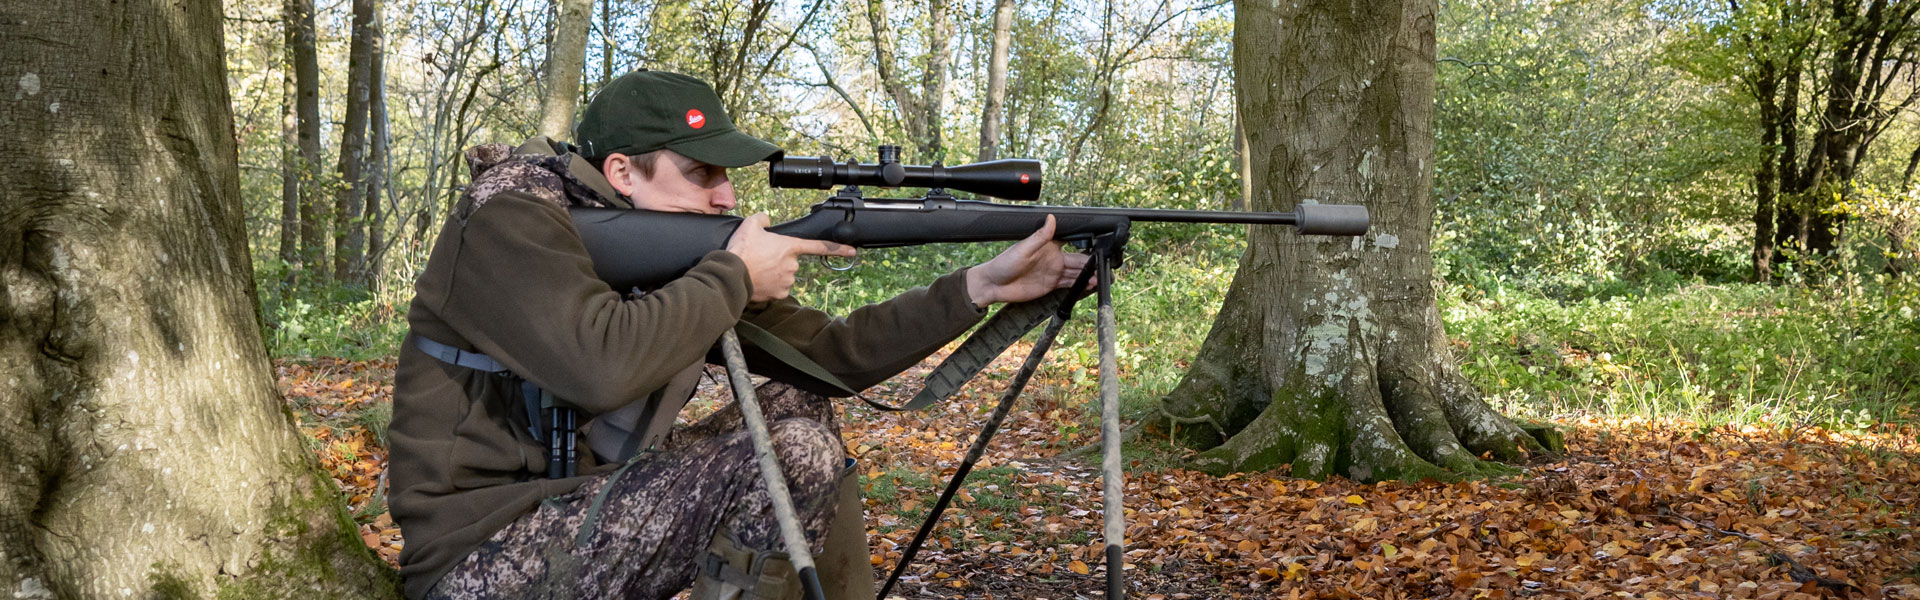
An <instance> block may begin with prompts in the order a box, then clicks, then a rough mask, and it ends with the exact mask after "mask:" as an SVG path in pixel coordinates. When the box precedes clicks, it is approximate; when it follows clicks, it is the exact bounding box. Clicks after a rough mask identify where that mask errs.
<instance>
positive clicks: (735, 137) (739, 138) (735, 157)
mask: <svg viewBox="0 0 1920 600" xmlns="http://www.w3.org/2000/svg"><path fill="white" fill-rule="evenodd" d="M667 149H668V150H672V151H674V152H678V153H680V154H681V155H683V156H686V157H687V158H691V159H694V160H697V161H700V162H703V163H707V164H710V165H714V166H720V167H727V168H729V169H731V168H735V167H744V166H747V165H751V164H754V163H757V162H760V161H763V160H767V159H770V158H773V157H775V156H779V155H780V154H781V151H780V147H779V146H775V145H773V144H771V143H768V142H767V141H766V140H762V139H760V138H757V137H753V136H750V135H747V134H744V133H740V130H738V129H733V130H729V131H726V132H722V133H720V134H718V135H712V136H708V137H703V138H695V139H691V140H680V141H677V142H673V143H670V144H667Z"/></svg>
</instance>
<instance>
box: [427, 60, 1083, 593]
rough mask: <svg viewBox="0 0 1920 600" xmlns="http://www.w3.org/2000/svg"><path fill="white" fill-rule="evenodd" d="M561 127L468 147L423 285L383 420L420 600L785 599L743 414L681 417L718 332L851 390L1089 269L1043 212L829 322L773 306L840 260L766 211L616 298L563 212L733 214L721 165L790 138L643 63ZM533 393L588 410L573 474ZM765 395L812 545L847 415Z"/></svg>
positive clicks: (639, 244) (860, 543) (787, 586)
mask: <svg viewBox="0 0 1920 600" xmlns="http://www.w3.org/2000/svg"><path fill="white" fill-rule="evenodd" d="M575 134H576V135H575V138H576V141H577V142H578V143H579V147H580V152H579V154H577V155H576V154H571V153H568V152H566V151H565V149H564V148H556V145H555V144H552V143H550V142H548V141H547V140H545V139H544V138H542V139H537V140H534V141H532V142H529V143H528V144H526V145H524V146H522V147H520V148H519V149H515V150H512V151H509V150H508V149H507V148H506V147H505V146H503V145H490V146H482V147H479V148H475V149H473V150H470V151H469V152H468V160H469V163H470V164H471V166H472V169H473V172H474V178H473V182H472V184H471V185H470V186H469V187H468V189H467V192H466V194H465V195H464V196H463V197H462V199H461V201H460V203H459V204H458V205H457V206H456V207H455V208H454V210H453V212H452V214H451V215H449V217H448V219H447V222H446V225H445V226H444V228H443V229H442V231H441V233H440V237H439V240H438V242H437V243H436V245H435V246H434V250H433V254H432V256H431V257H429V259H428V262H427V265H426V268H425V269H424V270H423V272H422V273H421V275H420V278H419V280H418V281H417V282H416V295H415V297H414V299H413V302H412V305H411V306H410V308H409V309H408V314H407V319H408V323H409V325H410V327H411V331H410V333H409V335H408V337H407V341H406V343H405V345H404V347H403V348H402V349H401V355H400V366H399V369H398V372H397V374H396V390H395V403H394V419H393V425H392V427H391V429H390V439H391V440H392V453H393V456H392V463H391V470H390V474H391V480H392V484H393V490H394V492H393V494H392V496H391V506H392V513H393V515H394V518H395V520H396V521H397V522H399V524H400V526H401V528H402V530H403V531H404V532H405V534H406V539H407V544H406V547H405V549H404V550H403V551H402V552H401V555H400V562H401V575H402V577H403V578H404V582H405V589H406V594H407V596H408V597H409V598H424V597H433V598H517V597H595V598H597V597H627V598H665V597H668V596H671V595H673V594H674V593H676V592H678V591H679V590H681V589H684V588H685V587H686V586H687V584H688V582H689V581H695V582H696V583H695V588H694V589H695V597H696V598H721V597H727V598H732V597H744V598H778V597H781V596H782V595H783V594H786V593H788V592H789V591H795V590H793V588H794V587H796V586H793V585H791V583H792V582H791V574H790V572H791V566H790V564H789V563H788V562H787V560H786V555H785V553H784V552H782V551H780V550H781V546H780V544H779V538H778V532H777V525H776V524H775V523H774V521H773V517H772V511H771V508H770V504H769V502H768V499H767V497H766V493H765V490H764V489H763V487H762V485H761V482H760V473H759V471H758V467H757V465H756V464H755V462H754V457H753V452H752V447H751V443H750V441H749V439H748V438H747V436H746V434H745V432H744V431H743V430H742V429H741V428H740V426H739V413H738V408H737V407H731V406H730V407H728V408H726V409H723V410H722V411H721V412H719V413H717V414H715V415H714V416H713V417H711V418H709V419H707V420H706V421H703V422H702V423H700V424H698V425H695V426H693V427H688V428H683V429H678V430H675V429H673V428H672V422H673V417H674V415H675V414H676V413H677V412H678V411H679V409H680V407H681V406H682V405H684V404H685V402H686V400H687V398H688V397H689V396H690V395H691V394H692V392H693V389H694V387H696V385H697V383H698V380H699V377H700V373H701V372H702V370H703V367H704V361H703V357H704V356H705V355H706V354H707V352H708V349H709V348H711V347H712V346H713V344H714V342H715V341H716V340H717V339H718V338H719V337H720V335H721V334H722V333H723V332H724V331H726V330H727V329H729V328H732V327H734V326H735V324H736V323H740V322H743V321H744V322H746V323H751V324H754V325H757V326H759V327H760V328H762V329H764V330H766V331H767V332H769V333H771V334H772V335H773V336H775V337H777V338H779V339H780V340H783V341H785V342H786V343H787V344H790V345H792V346H793V347H794V348H795V349H798V350H799V351H800V353H801V354H804V355H806V356H807V357H808V358H810V359H812V361H813V362H815V363H817V364H818V366H820V367H822V368H824V369H826V370H827V371H829V372H831V373H832V374H833V375H835V376H837V377H838V378H839V379H840V380H842V381H844V382H845V383H846V384H847V385H848V386H850V387H852V388H853V389H861V388H865V387H867V386H871V385H873V384H875V383H878V382H880V381H882V380H884V379H886V378H887V377H890V376H892V375H894V374H896V373H898V372H900V371H902V370H904V369H906V368H907V367H910V366H912V365H914V364H916V363H917V362H919V361H920V360H921V359H923V358H925V357H926V356H927V355H929V354H931V353H932V352H933V351H935V350H937V349H938V348H939V347H940V346H942V345H943V344H945V343H946V342H947V341H949V340H951V339H953V338H954V337H956V336H958V335H959V334H960V333H962V332H964V331H965V330H966V329H967V328H969V327H971V326H972V325H973V324H974V323H975V322H976V321H977V320H978V319H979V317H980V315H982V314H983V313H984V310H985V308H986V307H987V306H990V305H991V304H993V303H995V302H1017V301H1024V300H1029V299H1033V298H1037V297H1039V296H1041V295H1043V294H1045V293H1047V292H1048V291H1051V290H1053V289H1055V288H1059V287H1066V286H1067V285H1069V284H1070V283H1071V282H1072V280H1073V278H1074V277H1077V276H1078V274H1079V272H1080V270H1081V269H1082V268H1083V266H1084V264H1085V260H1084V257H1081V256H1078V255H1073V254H1069V253H1066V252H1063V251H1061V250H1060V249H1059V246H1058V244H1055V243H1051V236H1052V231H1053V221H1052V220H1051V219H1049V220H1048V221H1047V225H1046V226H1045V227H1044V228H1043V229H1042V230H1041V231H1039V232H1036V233H1035V234H1034V236H1033V237H1031V238H1028V239H1027V240H1024V241H1021V242H1019V243H1017V244H1015V245H1014V246H1013V247H1011V248H1009V249H1008V250H1006V251H1005V252H1003V253H1001V254H1000V255H999V256H997V257H995V258H994V259H993V260H990V261H988V262H986V263H983V264H981V265H978V266H975V267H971V268H967V269H962V270H960V271H956V272H954V273H951V274H948V275H946V276H943V277H941V278H939V279H937V280H935V281H934V282H933V283H932V284H931V285H929V286H928V287H924V288H916V289H914V290H911V291H908V292H906V293H903V294H901V295H900V296H898V297H896V298H894V299H892V300H889V301H887V302H884V303H881V304H876V305H873V306H868V307H864V308H861V309H860V310H857V311H854V312H853V313H852V314H850V315H848V316H847V317H846V318H844V319H834V318H832V317H830V316H828V315H826V314H824V313H821V312H819V311H815V310H812V309H808V308H805V307H803V306H801V305H800V304H799V303H797V302H795V301H794V300H792V299H791V298H789V297H788V295H789V290H790V288H791V287H792V285H793V278H794V273H795V271H796V269H797V267H798V263H797V259H798V257H800V256H802V255H809V254H812V255H833V256H852V255H853V249H852V248H848V247H843V246H840V245H838V244H833V243H829V242H821V241H811V240H801V239H795V238H789V237H786V236H781V235H777V234H774V233H771V232H768V231H766V229H765V228H766V226H767V224H768V219H767V217H766V215H764V214H756V215H753V216H751V217H748V218H747V219H746V221H745V222H744V223H743V224H742V225H741V226H740V227H739V229H738V230H737V231H736V232H735V233H734V235H733V237H732V239H731V240H729V242H728V244H727V247H726V249H724V250H716V251H713V252H711V253H709V254H707V255H706V256H705V258H703V259H702V260H701V262H700V263H699V264H698V265H696V266H695V267H694V268H693V269H692V270H690V271H688V272H687V273H686V274H685V275H684V276H682V277H680V278H679V279H676V280H674V281H672V282H670V283H668V284H666V285H664V286H662V287H660V288H658V289H655V290H645V291H642V292H641V293H628V292H629V291H627V290H618V291H616V290H612V289H609V288H608V286H607V285H606V284H605V283H602V282H601V281H599V280H598V279H596V278H595V277H594V275H593V270H592V264H591V262H590V260H589V259H588V257H587V254H586V251H585V249H584V248H583V247H582V245H581V242H580V239H579V235H578V233H576V232H575V231H574V229H573V227H572V224H571V222H570V221H569V219H568V217H567V212H566V208H567V207H569V206H606V207H619V208H641V209H648V210H657V211H676V212H696V213H720V212H723V211H726V210H729V209H731V208H733V207H734V205H735V198H734V191H733V186H732V183H731V182H730V180H729V175H728V171H727V169H728V168H732V167H742V166H747V165H751V164H754V163H757V162H760V161H763V160H767V159H770V158H773V157H775V156H778V155H779V153H780V150H779V149H778V148H776V147H774V146H773V145H772V144H769V143H767V142H765V141H761V140H759V139H756V138H753V137H750V136H747V135H745V134H743V133H740V132H739V131H738V130H736V129H735V128H734V126H733V123H732V122H731V120H730V119H729V118H728V116H727V114H726V112H725V110H724V109H723V108H722V107H721V105H720V102H719V99H718V98H717V97H716V96H715V95H714V93H713V90H712V88H711V87H709V86H708V85H707V84H706V83H704V82H701V81H699V80H697V79H694V78H691V77H687V76H684V75H677V74H672V73H662V72H652V71H640V72H635V73H630V74H627V75H625V76H622V77H621V78H619V79H617V80H615V81H614V82H612V83H610V84H608V85H607V87H606V88H605V89H604V90H602V91H601V92H600V93H599V94H598V95H597V96H596V97H595V98H594V99H593V100H592V101H591V102H590V103H589V104H588V106H587V107H586V109H585V110H584V111H583V112H582V117H581V122H580V125H579V127H578V128H577V129H576V131H575ZM633 251H635V252H645V251H646V248H645V246H644V241H643V240H636V244H635V247H634V250H633ZM535 398H537V399H540V400H542V401H546V402H552V403H555V404H557V405H562V406H569V407H573V408H574V409H576V410H578V411H580V412H581V413H583V414H584V416H586V417H589V418H594V420H593V421H592V422H591V424H589V425H588V426H587V427H586V430H585V436H586V439H587V442H588V443H587V446H589V447H591V448H592V449H593V451H590V452H583V453H581V456H580V459H579V462H578V463H577V464H576V465H574V466H575V467H576V468H577V470H578V473H579V475H578V476H572V477H563V478H548V477H546V472H547V452H546V448H547V446H546V444H545V443H543V440H542V438H541V435H542V424H541V423H540V422H539V420H540V418H541V417H540V411H538V410H528V408H529V407H532V406H534V404H535V403H534V402H530V400H529V399H535ZM761 398H762V403H763V410H764V412H765V413H766V415H767V419H768V422H769V425H770V428H771V431H772V437H773V442H774V446H775V449H776V453H777V454H778V455H779V458H780V463H781V466H782V469H783V471H784V473H785V475H786V477H787V478H788V481H789V485H790V487H791V488H792V494H793V498H794V503H795V505H796V507H797V509H798V511H799V513H800V517H801V520H802V522H803V523H802V525H803V529H805V530H806V532H807V536H808V539H809V541H810V542H811V543H812V545H813V550H814V552H815V553H816V554H818V553H820V552H821V549H822V545H823V542H822V538H823V537H825V532H826V531H827V530H828V528H829V526H830V525H831V524H832V522H833V519H834V512H835V499H836V497H839V498H840V499H841V500H842V501H841V502H840V504H841V505H842V506H846V505H849V504H851V505H852V506H853V510H857V508H858V506H859V504H858V502H857V494H858V491H857V490H853V489H851V488H852V487H854V486H853V485H851V483H852V481H853V476H852V474H851V472H850V469H849V468H847V466H846V464H845V463H846V461H845V458H844V447H843V446H842V444H841V442H840V439H839V431H838V418H837V414H836V412H835V411H834V409H833V406H832V405H831V404H830V403H828V402H827V401H826V400H825V399H824V398H821V397H820V396H817V395H814V394H810V393H806V392H802V391H800V390H798V389H795V388H793V387H789V386H786V385H782V384H780V383H770V384H768V385H766V386H762V389H761ZM620 415H627V416H629V417H632V416H634V415H639V416H637V417H633V418H628V419H626V420H624V421H622V420H621V419H616V418H614V417H616V416H620ZM647 415H651V416H647ZM596 417H598V418H596ZM612 437H621V438H623V439H625V440H626V441H627V442H630V443H623V444H614V445H611V446H609V444H606V443H603V442H605V441H606V440H607V439H609V438H612ZM609 447H613V448H625V449H628V450H634V449H637V450H634V451H632V452H626V451H621V450H606V448H609ZM629 454H631V455H629ZM843 491H844V492H846V493H845V494H840V495H838V496H837V493H838V492H843ZM849 496H850V497H852V498H853V501H852V502H847V501H846V500H847V498H848V497H849ZM848 519H849V520H847V521H843V522H842V525H847V524H848V523H852V524H853V525H852V526H851V527H852V530H853V531H855V532H857V533H855V534H853V536H855V537H852V539H851V540H850V541H849V542H848V543H846V544H836V546H837V547H844V548H846V549H847V551H848V552H857V553H858V554H857V556H858V557H859V558H858V561H857V562H858V567H859V568H858V570H859V571H861V572H859V573H857V574H854V575H853V576H852V578H853V579H856V580H863V581H864V584H865V587H866V588H867V589H870V588H871V585H872V573H871V570H870V567H869V566H868V565H867V564H866V562H865V556H866V544H865V539H864V527H863V526H862V525H860V524H858V519H859V515H858V514H857V512H856V513H855V514H852V515H848ZM840 529H843V528H836V530H840ZM841 562H847V561H841ZM822 569H823V571H825V570H826V566H825V565H824V564H823V567H822ZM823 575H825V573H823ZM856 585H858V583H856ZM868 593H870V592H868ZM731 594H744V595H738V596H736V595H731Z"/></svg>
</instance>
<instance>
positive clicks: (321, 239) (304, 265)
mask: <svg viewBox="0 0 1920 600" xmlns="http://www.w3.org/2000/svg"><path fill="white" fill-rule="evenodd" d="M286 6H287V12H288V13H290V16H289V17H288V19H287V26H288V27H289V28H291V29H292V34H291V37H292V38H293V87H294V89H295V91H296V94H295V100H294V114H295V121H296V122H297V123H298V126H297V128H298V129H299V132H298V133H299V135H298V137H299V140H300V261H299V262H300V264H299V266H297V267H296V268H295V270H296V271H298V272H300V273H301V274H302V275H303V276H310V273H309V270H311V272H317V273H325V271H324V270H323V269H324V267H323V265H325V264H326V262H327V246H326V241H325V238H326V234H327V230H326V207H325V206H324V205H323V204H321V200H320V198H321V196H320V192H321V189H322V188H321V186H320V169H321V167H320V164H321V163H320V56H319V54H318V53H317V52H316V51H315V49H314V38H315V35H314V26H313V21H314V14H313V0H287V4H286Z"/></svg>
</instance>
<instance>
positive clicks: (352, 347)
mask: <svg viewBox="0 0 1920 600" xmlns="http://www.w3.org/2000/svg"><path fill="white" fill-rule="evenodd" d="M286 274H287V266H286V263H282V262H280V261H278V260H268V261H265V262H256V263H255V265H254V278H255V281H254V284H255V286H256V288H257V289H259V290H260V316H261V327H262V331H261V334H262V336H263V337H264V338H265V339H266V341H267V351H268V352H270V353H272V355H273V356H286V357H303V358H311V357H319V356H331V357H340V358H351V359H355V360H364V359H370V358H380V357H386V356H392V355H394V354H395V353H397V352H398V351H399V347H400V340H401V339H402V338H404V337H406V333H407V322H406V313H405V306H406V305H405V304H403V303H402V299H400V298H397V297H396V296H397V295H398V294H397V293H390V294H387V295H377V294H374V293H371V292H369V291H368V290H365V289H362V288H355V287H348V286H341V285H337V284H322V285H319V286H316V287H315V288H311V289H304V288H299V287H298V286H295V285H291V284H288V283H287V282H286ZM409 295H411V294H409Z"/></svg>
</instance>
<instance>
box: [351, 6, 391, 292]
mask: <svg viewBox="0 0 1920 600" xmlns="http://www.w3.org/2000/svg"><path fill="white" fill-rule="evenodd" d="M374 1H375V4H374V7H373V22H372V23H369V24H368V25H367V42H368V44H367V45H368V52H367V56H368V64H367V127H368V131H367V137H368V140H367V146H368V150H369V151H368V155H367V185H366V188H367V195H366V204H367V218H366V226H367V259H366V263H365V265H364V266H362V268H361V269H360V270H359V281H358V283H360V284H361V285H371V284H373V283H374V281H376V280H377V279H378V276H377V275H378V274H379V273H380V259H381V258H382V257H383V256H385V255H386V252H387V236H386V231H385V227H386V218H387V215H389V214H390V213H391V211H388V210H386V203H387V197H388V196H387V177H388V172H387V169H388V167H389V162H390V160H389V151H390V144H391V142H392V140H391V139H389V134H390V133H391V132H390V131H388V124H389V121H388V119H387V38H386V30H385V28H384V27H383V26H382V23H384V22H385V15H384V13H383V8H382V7H381V6H380V4H379V0H374Z"/></svg>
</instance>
